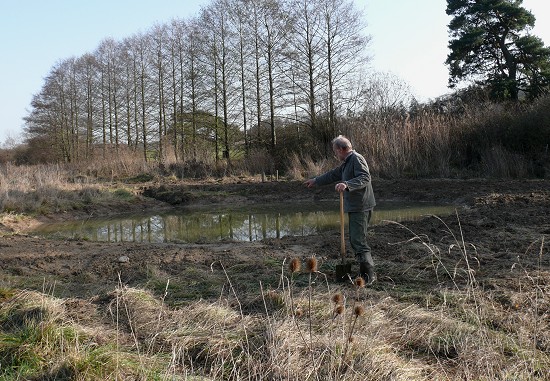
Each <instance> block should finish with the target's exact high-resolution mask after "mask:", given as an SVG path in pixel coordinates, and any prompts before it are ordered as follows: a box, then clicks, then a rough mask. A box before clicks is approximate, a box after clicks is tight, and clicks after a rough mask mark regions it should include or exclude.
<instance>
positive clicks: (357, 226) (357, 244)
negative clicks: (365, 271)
mask: <svg viewBox="0 0 550 381" xmlns="http://www.w3.org/2000/svg"><path fill="white" fill-rule="evenodd" d="M371 215H372V210H368V211H366V212H350V213H348V218H349V240H350V244H351V248H352V249H353V251H354V253H355V257H356V258H357V261H358V262H365V263H366V264H367V266H368V267H370V268H374V262H373V260H372V255H371V250H370V246H369V245H368V243H367V228H368V227H369V222H370V219H371Z"/></svg>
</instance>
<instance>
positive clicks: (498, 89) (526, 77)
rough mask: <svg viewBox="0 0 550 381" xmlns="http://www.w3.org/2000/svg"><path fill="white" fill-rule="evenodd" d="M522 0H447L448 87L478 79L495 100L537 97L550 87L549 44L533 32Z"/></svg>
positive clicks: (532, 19) (533, 21)
mask: <svg viewBox="0 0 550 381" xmlns="http://www.w3.org/2000/svg"><path fill="white" fill-rule="evenodd" d="M522 2H523V1H522V0H447V14H448V15H450V16H453V19H452V20H451V22H450V24H449V33H450V38H451V39H450V42H449V49H450V53H449V55H448V56H447V60H446V62H445V63H446V64H447V65H448V66H449V75H450V78H449V85H450V87H454V86H455V85H456V84H458V83H459V82H461V81H464V80H473V81H475V82H476V83H477V84H478V85H481V86H484V87H487V88H488V90H489V91H490V93H491V95H492V96H493V97H494V98H495V99H500V100H502V99H511V100H518V99H519V98H520V97H521V96H522V94H524V95H525V96H526V97H528V98H536V97H538V96H539V95H541V94H545V93H548V92H549V89H550V48H549V47H545V46H544V43H543V41H542V40H541V39H540V38H539V37H536V36H534V35H531V34H530V33H529V32H530V30H531V28H532V27H533V26H534V25H535V16H534V15H533V14H532V13H531V12H529V11H528V10H527V9H525V8H523V7H522V6H521V4H522Z"/></svg>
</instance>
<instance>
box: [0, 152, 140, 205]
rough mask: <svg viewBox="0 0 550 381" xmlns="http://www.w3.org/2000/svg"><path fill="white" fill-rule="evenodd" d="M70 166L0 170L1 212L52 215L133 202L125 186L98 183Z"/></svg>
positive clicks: (15, 167)
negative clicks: (90, 205)
mask: <svg viewBox="0 0 550 381" xmlns="http://www.w3.org/2000/svg"><path fill="white" fill-rule="evenodd" d="M81 173H82V172H80V171H77V170H75V169H73V168H71V167H70V166H60V165H55V164H51V165H33V166H15V165H12V164H9V163H8V164H5V165H1V166H0V211H1V212H4V213H12V214H19V213H27V214H35V215H41V214H50V213H60V212H63V211H66V210H85V209H86V205H88V204H92V203H94V204H101V203H106V202H109V203H112V202H117V200H118V201H131V200H132V199H133V198H134V197H135V195H134V194H133V191H132V190H129V189H126V188H124V187H123V186H118V187H117V186H115V187H113V186H111V183H104V185H102V184H101V183H99V182H97V179H96V178H95V177H90V176H85V175H81Z"/></svg>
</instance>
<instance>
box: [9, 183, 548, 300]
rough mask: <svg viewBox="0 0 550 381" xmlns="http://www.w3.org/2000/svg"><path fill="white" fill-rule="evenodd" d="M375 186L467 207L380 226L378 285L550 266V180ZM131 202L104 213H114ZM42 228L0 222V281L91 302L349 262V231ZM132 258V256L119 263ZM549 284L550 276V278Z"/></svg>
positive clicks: (237, 189) (249, 190)
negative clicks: (249, 235)
mask: <svg viewBox="0 0 550 381" xmlns="http://www.w3.org/2000/svg"><path fill="white" fill-rule="evenodd" d="M374 188H375V193H376V197H377V201H378V203H379V204H382V203H383V202H384V201H387V200H415V201H421V200H424V201H440V202H449V203H453V204H455V205H457V206H458V207H457V213H456V215H453V216H448V217H444V218H441V219H440V218H438V217H434V216H428V217H426V218H423V219H422V220H420V221H410V222H403V223H402V224H397V223H385V224H382V225H378V226H373V227H372V228H371V229H370V233H369V234H370V238H369V240H370V241H369V242H370V244H371V246H372V249H373V256H374V259H375V262H376V264H377V274H378V281H377V282H376V283H375V285H374V286H373V287H374V288H375V289H380V290H382V289H384V290H387V289H392V288H399V287H407V288H409V287H410V288H415V287H418V288H420V289H424V290H425V289H429V288H435V287H441V286H444V285H445V283H446V282H447V283H448V282H450V281H451V277H447V278H445V277H443V278H436V277H434V276H433V274H434V272H433V271H430V269H432V268H433V267H434V266H437V263H435V262H438V259H437V258H438V257H439V256H441V258H442V259H441V263H440V264H441V265H442V266H446V268H447V269H449V271H450V272H452V271H453V270H455V269H456V268H464V265H465V261H466V260H468V261H469V263H468V266H470V267H471V268H472V269H473V270H474V273H473V274H475V279H476V281H477V282H478V283H479V284H481V285H482V286H484V287H492V288H493V287H494V288H499V287H504V286H506V285H507V284H508V285H509V284H512V283H514V279H516V278H517V277H519V276H523V275H524V274H525V273H527V272H531V271H539V272H540V271H543V272H546V273H548V272H549V271H550V255H549V253H548V240H549V238H550V180H506V181H505V180H485V179H476V180H395V181H390V180H384V181H382V180H377V181H375V182H374ZM145 193H146V194H149V195H152V196H155V197H157V198H160V199H162V200H163V201H159V200H154V199H152V198H146V197H144V198H143V200H142V201H141V202H140V203H139V204H133V205H132V206H131V208H134V209H144V208H167V207H171V205H175V204H178V203H228V202H230V203H242V204H247V203H248V204H250V203H262V202H273V201H276V200H303V199H311V198H314V199H321V198H330V197H336V195H335V193H334V191H333V189H332V187H330V186H328V187H323V188H316V189H313V190H312V189H305V188H304V187H303V186H302V184H301V183H299V182H283V181H281V182H265V183H262V182H252V181H238V182H232V183H224V182H210V183H207V182H202V183H185V184H183V183H171V184H168V185H165V186H163V187H159V186H157V185H155V186H150V187H149V188H148V191H146V192H145ZM182 194H184V195H185V196H184V197H180V198H179V199H178V198H177V197H175V196H174V195H180V196H181V195H182ZM118 208H119V209H120V207H118ZM128 208H129V206H124V210H116V209H117V208H114V209H109V210H105V209H103V210H96V211H93V212H95V214H106V213H113V214H114V213H118V212H122V211H128ZM87 212H88V213H89V212H90V211H87ZM75 217H82V215H78V214H76V215H75V214H74V213H64V214H63V215H57V216H48V217H44V218H43V219H42V220H43V221H48V220H58V219H69V218H75ZM35 223H40V221H34V222H32V223H30V221H23V222H18V221H17V220H16V219H15V218H14V219H13V220H11V221H10V219H5V221H4V224H3V225H2V224H0V286H4V287H11V286H15V287H28V288H34V289H38V290H41V289H42V290H41V291H48V292H53V293H55V294H60V295H61V296H63V297H73V298H90V297H92V296H94V295H98V294H101V293H102V292H106V291H109V290H112V289H113V288H115V287H116V286H117V285H119V284H121V283H123V284H126V285H129V286H136V287H140V286H153V288H155V284H154V282H157V283H159V284H158V285H157V286H156V288H157V289H158V291H159V293H161V291H162V290H163V287H164V286H163V284H165V283H166V282H168V281H169V280H170V282H173V284H176V285H178V287H180V288H179V289H178V290H174V291H173V294H174V295H175V296H174V298H173V299H172V300H171V301H172V302H174V303H178V300H177V299H178V298H183V299H191V298H199V297H203V298H208V297H215V296H216V295H217V293H218V292H219V290H213V289H209V288H208V287H204V285H203V283H204V281H206V280H214V278H212V277H216V276H217V277H218V279H221V278H224V279H225V277H231V279H233V282H234V283H235V284H237V287H238V282H239V279H241V280H243V279H245V276H246V275H250V274H251V273H253V274H254V275H253V276H254V277H257V279H258V280H261V281H264V282H266V283H270V282H271V283H270V284H272V286H273V287H276V286H277V277H278V273H277V272H274V271H273V269H283V268H284V266H285V263H288V260H289V259H290V258H293V257H300V258H307V257H310V256H316V257H317V258H319V259H320V264H321V265H320V271H321V272H323V273H324V274H326V275H327V279H329V280H330V279H332V278H331V275H332V273H333V270H334V265H335V264H337V263H339V262H338V261H339V259H338V256H339V232H338V231H335V232H334V233H326V234H322V235H317V236H310V237H285V238H283V239H269V240H266V241H262V242H248V243H241V242H218V243H210V244H200V243H196V244H175V243H165V244H148V243H97V242H87V241H77V240H63V241H62V240H47V239H43V238H37V237H33V236H32V234H27V233H28V230H29V229H30V228H32V227H33V226H34V225H35ZM460 247H462V248H465V251H466V252H467V255H464V249H463V250H460V249H459V248H460ZM434 250H435V251H436V252H435V254H434ZM122 256H127V257H128V259H129V261H128V262H127V263H120V262H119V260H118V259H119V258H120V257H122ZM352 259H353V258H351V257H350V260H352ZM285 261H286V262H285ZM354 269H355V268H354ZM278 272H279V273H280V271H278ZM212 274H214V275H212ZM216 274H217V275H216ZM545 279H547V280H548V282H550V277H546V278H545ZM466 281H468V274H467V273H463V275H460V274H459V275H458V276H456V277H454V282H466ZM244 291H245V292H246V290H244ZM180 301H181V300H180Z"/></svg>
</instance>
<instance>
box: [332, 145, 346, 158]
mask: <svg viewBox="0 0 550 381" xmlns="http://www.w3.org/2000/svg"><path fill="white" fill-rule="evenodd" d="M332 150H333V151H334V154H335V155H336V157H337V158H338V160H340V161H343V160H344V159H345V158H346V156H347V155H348V152H347V150H345V149H344V148H340V147H338V146H336V145H334V146H332Z"/></svg>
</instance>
